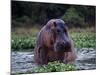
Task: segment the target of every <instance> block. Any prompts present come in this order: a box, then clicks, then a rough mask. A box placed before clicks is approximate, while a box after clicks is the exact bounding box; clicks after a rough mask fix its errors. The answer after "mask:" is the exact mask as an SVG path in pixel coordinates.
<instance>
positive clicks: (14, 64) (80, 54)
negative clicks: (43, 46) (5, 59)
mask: <svg viewBox="0 0 100 75" xmlns="http://www.w3.org/2000/svg"><path fill="white" fill-rule="evenodd" d="M75 64H76V68H77V70H91V69H96V50H95V49H93V48H82V49H77V59H76V62H75ZM34 67H35V65H34V55H33V52H12V54H11V73H30V72H31V71H32V69H33V68H34Z"/></svg>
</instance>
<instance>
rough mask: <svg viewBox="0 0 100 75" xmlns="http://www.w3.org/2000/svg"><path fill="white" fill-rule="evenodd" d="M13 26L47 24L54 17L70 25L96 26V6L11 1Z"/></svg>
mask: <svg viewBox="0 0 100 75" xmlns="http://www.w3.org/2000/svg"><path fill="white" fill-rule="evenodd" d="M11 3H12V4H11V5H12V6H11V10H12V11H11V13H12V14H11V15H12V28H13V27H23V26H24V27H28V26H34V25H39V26H41V25H45V24H46V22H47V21H48V20H50V19H52V18H61V19H63V20H64V21H65V22H66V24H67V25H68V26H69V27H87V26H88V27H90V26H95V15H96V13H95V10H96V7H95V6H86V5H68V4H53V3H39V2H23V1H11Z"/></svg>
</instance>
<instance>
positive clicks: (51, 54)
mask: <svg viewBox="0 0 100 75" xmlns="http://www.w3.org/2000/svg"><path fill="white" fill-rule="evenodd" d="M66 26H67V25H66ZM57 28H58V29H60V31H58V32H57ZM64 29H65V32H64V31H63V30H64ZM34 59H35V63H36V64H37V65H44V64H48V62H50V61H60V62H63V63H66V64H67V63H73V62H74V61H75V59H76V52H75V50H74V46H73V42H72V40H71V38H70V36H69V33H68V29H67V28H65V23H64V21H63V20H61V19H51V20H50V21H48V22H47V24H46V25H45V26H44V27H43V28H42V29H41V30H40V32H39V34H38V37H37V43H36V47H35V52H34Z"/></svg>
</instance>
